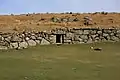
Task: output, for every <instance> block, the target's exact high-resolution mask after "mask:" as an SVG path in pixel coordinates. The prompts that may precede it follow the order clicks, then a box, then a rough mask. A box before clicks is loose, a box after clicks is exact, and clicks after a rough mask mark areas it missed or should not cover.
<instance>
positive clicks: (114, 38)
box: [111, 36, 120, 41]
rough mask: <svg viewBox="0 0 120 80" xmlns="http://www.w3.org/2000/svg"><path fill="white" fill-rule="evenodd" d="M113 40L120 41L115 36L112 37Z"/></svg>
mask: <svg viewBox="0 0 120 80" xmlns="http://www.w3.org/2000/svg"><path fill="white" fill-rule="evenodd" d="M111 40H113V41H120V39H119V38H118V37H115V36H112V37H111Z"/></svg>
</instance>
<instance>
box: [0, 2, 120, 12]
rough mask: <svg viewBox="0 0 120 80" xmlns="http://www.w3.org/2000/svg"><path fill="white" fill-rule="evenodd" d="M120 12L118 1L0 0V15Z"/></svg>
mask: <svg viewBox="0 0 120 80" xmlns="http://www.w3.org/2000/svg"><path fill="white" fill-rule="evenodd" d="M99 11H106V12H120V0H0V14H11V13H13V14H21V13H33V12H35V13H41V12H99Z"/></svg>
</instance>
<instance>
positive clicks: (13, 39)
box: [11, 36, 22, 42]
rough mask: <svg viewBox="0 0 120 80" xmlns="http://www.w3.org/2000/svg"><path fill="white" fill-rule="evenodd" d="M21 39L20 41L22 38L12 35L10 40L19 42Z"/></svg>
mask: <svg viewBox="0 0 120 80" xmlns="http://www.w3.org/2000/svg"><path fill="white" fill-rule="evenodd" d="M21 41H22V39H21V38H20V37H19V36H13V37H12V38H11V42H21Z"/></svg>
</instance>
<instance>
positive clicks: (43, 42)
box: [41, 38, 50, 45]
mask: <svg viewBox="0 0 120 80" xmlns="http://www.w3.org/2000/svg"><path fill="white" fill-rule="evenodd" d="M49 44H50V42H49V41H47V40H46V39H44V38H42V41H41V45H49Z"/></svg>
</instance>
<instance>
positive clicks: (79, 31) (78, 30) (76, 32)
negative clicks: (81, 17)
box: [75, 30, 83, 35]
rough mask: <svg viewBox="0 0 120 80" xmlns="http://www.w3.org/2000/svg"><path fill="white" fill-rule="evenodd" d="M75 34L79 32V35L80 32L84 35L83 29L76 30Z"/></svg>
mask: <svg viewBox="0 0 120 80" xmlns="http://www.w3.org/2000/svg"><path fill="white" fill-rule="evenodd" d="M75 34H78V35H79V34H80V35H82V34H83V30H76V31H75Z"/></svg>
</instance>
